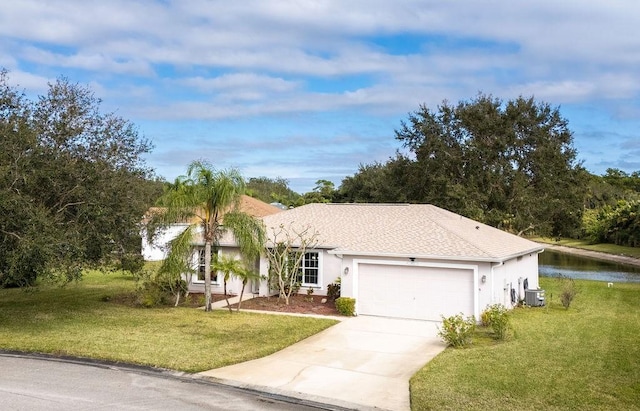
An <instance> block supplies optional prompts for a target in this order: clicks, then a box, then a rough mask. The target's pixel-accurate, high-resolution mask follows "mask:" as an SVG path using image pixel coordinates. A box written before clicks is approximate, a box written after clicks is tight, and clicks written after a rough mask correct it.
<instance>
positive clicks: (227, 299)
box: [224, 278, 233, 313]
mask: <svg viewBox="0 0 640 411" xmlns="http://www.w3.org/2000/svg"><path fill="white" fill-rule="evenodd" d="M224 300H225V301H226V302H227V308H228V309H229V312H230V313H232V312H233V311H232V310H231V305H230V304H229V297H228V296H227V279H226V278H225V279H224Z"/></svg>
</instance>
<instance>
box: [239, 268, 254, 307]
mask: <svg viewBox="0 0 640 411" xmlns="http://www.w3.org/2000/svg"><path fill="white" fill-rule="evenodd" d="M235 275H236V277H238V278H239V279H240V280H241V281H242V290H241V291H240V300H239V301H238V307H237V308H236V311H240V305H241V304H242V296H243V295H244V289H245V287H246V286H247V283H248V282H249V281H251V280H259V279H260V274H258V273H257V272H255V271H254V270H250V269H248V268H246V267H244V269H243V270H240V271H238V272H236V273H235Z"/></svg>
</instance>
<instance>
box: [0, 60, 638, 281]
mask: <svg viewBox="0 0 640 411" xmlns="http://www.w3.org/2000/svg"><path fill="white" fill-rule="evenodd" d="M100 104H101V101H100V99H98V98H96V97H95V96H94V94H93V92H92V91H91V90H90V89H89V88H88V87H85V86H81V85H78V84H74V83H71V82H70V81H69V80H68V79H66V78H60V79H58V80H57V81H55V82H54V83H52V84H50V85H49V88H48V90H47V92H46V93H45V94H44V95H41V96H38V97H37V98H36V99H29V98H27V97H26V95H25V94H24V93H23V92H21V91H20V90H18V89H17V88H16V87H12V86H11V85H10V83H9V79H8V73H7V72H6V71H5V70H1V71H0V137H1V139H0V286H15V285H18V286H24V285H31V284H33V283H35V281H36V280H37V279H41V278H43V279H46V278H49V279H52V280H61V281H69V280H72V279H76V278H79V276H80V275H81V272H82V270H83V269H84V268H86V267H97V266H102V267H104V266H113V267H123V266H127V265H128V264H132V262H138V263H139V260H140V234H139V233H140V230H141V228H142V226H141V224H142V221H141V216H143V215H144V214H145V212H146V211H147V210H148V209H149V207H150V206H152V205H156V204H157V201H158V199H159V198H162V201H165V202H166V201H168V199H170V198H173V199H174V200H175V199H178V200H180V201H182V200H184V199H185V198H187V197H188V196H187V197H180V196H183V195H186V193H185V192H182V191H180V190H183V189H184V187H186V186H188V185H189V184H186V183H188V182H189V181H190V180H188V178H191V179H194V178H196V176H195V175H193V176H191V177H189V176H187V177H188V178H187V179H185V180H184V181H176V182H175V183H168V182H165V181H162V180H161V179H159V178H157V177H156V176H155V174H154V170H152V169H151V168H150V167H149V166H148V165H147V164H146V163H145V161H144V155H145V154H147V153H149V152H150V151H151V150H152V144H151V142H150V141H149V140H147V139H146V138H144V136H141V135H140V134H139V132H138V130H137V128H136V127H135V126H134V125H133V124H132V123H131V122H129V121H128V120H126V119H123V118H121V117H119V116H117V115H116V114H114V113H103V112H102V111H101V107H100ZM395 138H396V140H397V141H398V142H399V145H400V147H399V148H398V151H397V152H396V154H395V156H393V157H392V158H389V159H388V161H386V162H384V163H372V164H361V165H360V167H359V169H358V171H357V172H356V173H355V174H354V175H353V176H348V177H346V178H345V179H343V180H342V183H341V184H340V186H339V187H337V188H336V187H335V186H334V184H333V183H332V182H331V181H328V180H318V181H317V182H316V186H315V188H314V189H313V190H312V191H310V192H307V193H305V194H298V193H296V192H294V191H293V190H291V189H290V188H289V183H288V181H287V180H286V179H283V178H280V177H279V178H276V179H270V178H267V177H255V178H250V179H249V180H248V181H246V184H245V182H243V183H242V184H238V187H240V188H241V191H243V192H244V191H245V190H246V193H247V194H249V195H252V196H254V197H256V198H259V199H261V200H263V201H265V202H269V203H271V202H279V203H282V204H283V205H285V206H287V207H295V206H300V205H302V204H306V203H310V202H386V203H398V202H402V203H431V204H434V205H436V206H439V207H443V208H446V209H448V210H451V211H453V212H456V213H459V214H462V215H465V216H467V217H470V218H473V219H476V220H479V221H482V222H485V223H487V224H490V225H493V226H495V227H498V228H501V229H504V230H507V231H511V232H514V233H517V234H531V235H544V236H569V237H574V238H575V237H582V238H589V239H591V240H592V241H606V242H614V243H617V244H625V245H632V246H638V245H639V244H640V239H639V238H638V237H639V233H640V223H639V221H638V218H639V217H638V215H639V214H640V213H639V212H640V205H639V203H640V174H639V173H638V172H635V173H631V174H627V173H625V172H623V171H621V170H617V169H610V170H607V173H606V174H605V175H603V176H595V175H592V174H590V173H588V172H587V171H586V170H585V169H584V167H583V166H582V164H581V162H580V161H579V160H578V156H577V154H578V153H577V151H576V149H575V147H574V146H573V135H572V133H571V131H570V129H569V127H568V122H567V120H566V119H565V118H563V117H562V116H561V114H560V112H559V109H558V108H557V107H552V106H550V105H549V104H547V103H544V102H537V101H535V100H534V99H533V98H524V97H519V98H517V99H513V100H509V101H502V100H500V99H498V98H494V97H492V96H488V95H483V94H480V95H478V96H477V97H475V98H473V99H471V100H468V101H461V102H459V103H457V104H450V103H449V102H447V101H444V102H443V103H442V104H441V105H439V106H438V107H437V108H436V109H435V110H432V109H429V108H428V107H426V106H420V107H419V109H418V110H417V111H415V112H413V113H411V114H409V116H408V118H407V120H406V121H403V122H401V123H400V127H399V128H398V129H397V130H396V131H395ZM194 164H200V163H194ZM197 168H198V167H196V168H195V169H193V170H191V171H193V172H196V171H198V170H196V169H197ZM205 168H207V167H205ZM200 171H206V170H204V169H202V168H201V169H200ZM212 172H214V173H215V171H212ZM205 174H206V173H205ZM216 175H217V174H216ZM205 177H206V176H199V177H198V178H205ZM236 177H238V178H241V177H239V176H236ZM178 183H180V184H178ZM185 184H186V185H185ZM234 184H235V183H234ZM163 193H164V195H163ZM191 194H192V196H193V198H195V199H196V200H198V198H203V197H202V196H201V195H200V194H198V195H196V194H197V193H196V192H193V193H191ZM209 194H210V195H211V193H209ZM235 194H238V193H234V196H235ZM172 196H173V197H172ZM205 197H206V196H205ZM192 206H193V204H192ZM212 221H214V222H212V224H213V225H212V226H211V227H213V229H212V231H211V232H212V233H213V232H217V231H216V230H217V228H216V227H217V225H216V224H218V223H216V222H215V219H214V220H212ZM209 234H210V233H209V232H208V231H207V238H208V237H209ZM211 235H213V237H211V239H212V244H215V241H214V240H215V238H216V236H217V235H218V234H211Z"/></svg>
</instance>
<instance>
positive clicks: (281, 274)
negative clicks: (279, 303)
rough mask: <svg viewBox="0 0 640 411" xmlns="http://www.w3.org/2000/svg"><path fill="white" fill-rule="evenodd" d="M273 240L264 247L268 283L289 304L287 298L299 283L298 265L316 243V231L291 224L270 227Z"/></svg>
mask: <svg viewBox="0 0 640 411" xmlns="http://www.w3.org/2000/svg"><path fill="white" fill-rule="evenodd" d="M271 230H272V233H273V235H272V238H271V241H272V242H273V243H272V245H271V246H270V247H267V249H266V256H267V259H268V260H269V285H270V286H272V287H274V288H275V289H277V290H278V298H284V300H285V304H287V305H289V298H290V297H291V295H292V294H293V293H294V291H295V290H297V289H298V288H299V283H300V274H301V272H300V265H301V263H302V260H303V258H304V255H305V253H306V252H307V250H309V249H313V248H314V247H315V246H316V245H317V244H318V235H319V233H318V232H317V231H312V230H311V227H309V226H307V227H303V228H296V227H293V225H289V226H288V227H285V226H284V224H280V226H278V227H271Z"/></svg>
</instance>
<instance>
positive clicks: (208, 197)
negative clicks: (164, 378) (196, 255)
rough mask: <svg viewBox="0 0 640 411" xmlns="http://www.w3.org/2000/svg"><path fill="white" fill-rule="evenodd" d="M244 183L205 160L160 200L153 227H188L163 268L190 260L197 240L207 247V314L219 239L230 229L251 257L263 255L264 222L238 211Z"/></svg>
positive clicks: (235, 173)
mask: <svg viewBox="0 0 640 411" xmlns="http://www.w3.org/2000/svg"><path fill="white" fill-rule="evenodd" d="M244 190H245V182H244V179H243V178H242V176H241V175H240V173H239V172H238V171H237V170H235V169H230V170H223V171H219V170H214V169H213V168H212V167H211V166H210V165H209V164H207V163H205V162H202V161H194V162H192V163H191V164H190V165H189V167H188V169H187V175H186V176H181V177H178V178H177V179H176V180H175V182H174V183H173V184H171V185H170V186H169V187H168V189H167V191H166V192H165V193H164V195H163V196H162V197H161V199H160V201H159V203H158V204H159V205H160V206H161V207H162V208H161V209H160V210H159V211H158V213H157V215H156V216H155V219H154V220H155V221H152V222H151V225H150V227H149V232H150V233H152V232H153V231H154V227H153V226H152V225H153V223H157V222H158V221H160V222H161V223H162V224H171V223H175V222H178V221H182V222H186V223H190V225H189V226H188V227H187V228H186V229H185V230H184V231H183V232H182V233H181V234H180V235H179V236H178V237H177V238H176V239H174V240H173V241H172V242H171V249H170V251H169V255H168V257H167V259H166V260H165V264H174V262H175V261H184V259H185V257H188V256H191V255H192V253H193V251H194V250H193V246H194V244H195V242H196V241H195V240H196V239H197V236H201V240H202V242H203V243H204V260H205V261H204V270H205V271H204V286H205V292H204V294H205V310H206V311H211V267H212V264H211V256H212V253H213V254H214V255H216V256H217V252H218V248H219V241H220V238H221V237H222V235H223V234H224V233H225V231H226V230H230V231H231V232H232V233H233V235H234V237H235V239H236V242H237V243H238V246H239V247H240V253H241V254H242V255H243V256H244V257H246V258H247V259H252V258H256V257H257V256H259V255H260V252H261V250H262V249H263V247H264V243H265V232H264V228H263V225H262V222H261V221H259V220H257V219H255V218H253V217H252V216H250V215H249V214H246V213H244V212H243V211H242V210H240V208H239V206H240V199H241V196H242V194H243V193H244Z"/></svg>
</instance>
